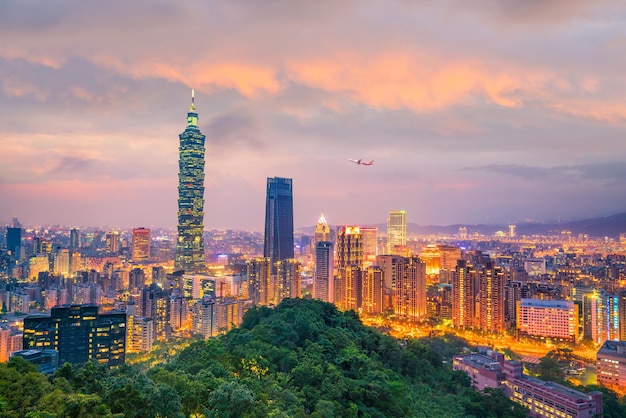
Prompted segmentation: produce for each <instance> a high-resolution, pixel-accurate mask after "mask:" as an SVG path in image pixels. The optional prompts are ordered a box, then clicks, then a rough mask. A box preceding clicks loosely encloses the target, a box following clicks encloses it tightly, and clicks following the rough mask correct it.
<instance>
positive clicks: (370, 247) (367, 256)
mask: <svg viewBox="0 0 626 418" xmlns="http://www.w3.org/2000/svg"><path fill="white" fill-rule="evenodd" d="M361 236H362V237H363V259H364V260H366V261H374V260H375V259H376V256H377V255H378V228H376V227H375V226H362V227H361Z"/></svg>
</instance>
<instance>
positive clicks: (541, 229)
mask: <svg viewBox="0 0 626 418" xmlns="http://www.w3.org/2000/svg"><path fill="white" fill-rule="evenodd" d="M516 225H517V235H518V236H520V235H557V234H560V233H561V232H562V231H570V232H571V233H572V235H573V236H576V235H578V234H588V235H589V236H590V237H612V238H615V237H618V236H619V234H620V233H626V212H624V213H619V214H617V215H611V216H605V217H602V218H591V219H584V220H580V221H567V222H545V223H541V222H528V223H519V224H516ZM369 226H375V227H377V228H378V229H379V230H380V231H386V230H387V224H384V223H381V224H375V225H369ZM462 226H464V227H466V228H467V233H468V234H473V233H475V232H478V233H479V234H481V235H493V234H495V233H496V232H497V231H504V232H508V230H509V227H508V225H497V224H496V225H485V224H478V225H471V224H455V225H447V226H439V225H418V224H416V223H409V224H407V233H409V234H419V235H433V234H434V235H437V234H444V235H453V234H457V233H458V232H459V228H460V227H462ZM299 230H300V231H302V232H303V233H305V234H312V233H313V231H314V230H315V227H314V226H311V227H304V228H299Z"/></svg>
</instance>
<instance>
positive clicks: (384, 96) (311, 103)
mask: <svg viewBox="0 0 626 418" xmlns="http://www.w3.org/2000/svg"><path fill="white" fill-rule="evenodd" d="M527 3H528V4H527ZM481 4H482V6H483V7H473V8H470V7H468V6H467V5H465V4H464V2H461V1H454V0H448V1H444V2H419V3H418V2H416V3H415V4H413V3H407V2H382V1H371V2H366V3H362V2H346V3H344V4H342V5H337V4H335V3H334V2H310V3H309V2H307V3H303V2H302V3H299V4H298V6H297V7H294V6H290V5H288V4H284V3H281V2H271V4H270V5H268V6H266V7H262V6H260V5H258V4H256V3H254V2H246V1H242V2H229V3H228V4H216V3H212V2H207V3H203V4H193V5H188V4H171V5H165V4H154V3H153V2H144V1H140V2H137V3H134V4H132V5H129V4H127V3H126V2H118V1H112V2H107V4H106V5H105V4H92V3H89V4H74V3H73V2H61V3H55V4H54V5H52V4H48V3H46V2H42V3H41V4H40V5H38V7H33V4H32V3H28V4H24V3H23V2H14V1H10V2H7V3H5V4H3V5H2V6H0V11H1V12H2V13H0V36H2V38H3V39H10V40H11V42H7V43H4V44H3V45H1V46H0V86H1V88H0V97H1V99H0V138H1V140H0V155H2V156H3V161H2V163H1V164H0V195H1V196H2V199H0V223H2V224H8V223H9V222H10V219H11V217H12V216H13V215H18V216H19V217H20V219H21V220H22V221H23V222H24V223H25V224H27V225H37V224H64V225H91V226H95V225H111V226H123V227H136V226H141V225H144V226H146V227H151V226H160V227H174V226H175V225H176V191H177V190H176V185H177V147H178V141H177V140H176V136H177V135H178V133H179V131H180V120H181V119H180V115H181V109H183V106H186V105H187V104H188V95H189V89H191V88H195V89H196V92H197V95H196V103H197V105H198V110H199V111H200V112H201V114H202V119H201V120H200V122H199V128H200V130H201V131H202V132H203V133H205V134H206V135H207V138H206V142H207V143H206V147H207V151H206V161H207V171H206V183H205V187H206V192H205V197H206V199H207V205H206V207H205V212H206V216H205V219H204V225H205V228H206V229H213V228H227V227H230V228H257V229H262V228H263V221H264V215H263V203H264V199H265V196H264V183H265V181H266V178H267V177H268V176H275V175H276V176H283V177H286V178H292V179H293V181H294V182H295V183H296V184H297V185H298V187H297V188H298V192H297V196H296V197H295V198H294V202H293V204H294V224H295V226H309V225H314V224H315V221H316V220H317V219H318V218H319V215H320V214H321V213H324V214H325V215H326V217H327V218H328V219H329V221H330V223H331V224H333V225H342V224H361V225H365V224H376V223H382V222H384V219H385V218H386V216H387V214H388V212H389V211H390V210H396V209H404V210H406V212H407V223H417V224H420V225H429V224H433V225H450V224H456V223H462V224H475V223H490V224H494V223H502V224H508V223H516V222H521V221H522V220H524V219H526V218H531V219H536V220H553V219H561V218H569V219H583V218H588V217H594V216H604V215H611V214H614V213H620V212H624V211H626V206H625V205H624V202H623V196H624V193H626V162H624V161H623V158H621V155H624V153H625V152H626V141H624V140H623V138H624V136H625V135H624V134H626V123H625V122H626V107H624V105H623V97H624V96H625V95H626V80H625V79H624V77H623V74H624V70H625V69H626V61H625V58H624V56H626V54H623V51H624V49H626V47H625V43H624V42H625V41H624V39H626V35H625V33H624V20H625V19H626V17H625V16H626V6H625V5H623V4H621V3H619V2H614V1H600V2H594V4H587V2H582V1H575V2H564V1H556V0H552V1H547V2H542V4H541V6H539V5H536V4H534V3H529V2H516V1H508V2H495V1H491V0H485V1H484V2H482V3H481ZM113 26H115V27H118V28H121V29H119V30H117V31H116V33H115V34H111V33H110V28H111V27H113ZM77 33H80V36H75V34H77ZM348 158H363V159H366V160H371V159H374V160H375V161H376V164H375V165H373V166H371V167H362V166H358V165H355V164H352V163H350V162H349V161H347V159H348ZM364 202H367V203H366V204H364ZM44 208H45V210H43V209H44ZM146 208H149V210H146Z"/></svg>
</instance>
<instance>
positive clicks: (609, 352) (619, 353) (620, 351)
mask: <svg viewBox="0 0 626 418" xmlns="http://www.w3.org/2000/svg"><path fill="white" fill-rule="evenodd" d="M598 355H602V356H604V357H612V358H614V359H617V360H625V361H626V341H608V340H607V341H605V342H604V344H602V347H600V350H598Z"/></svg>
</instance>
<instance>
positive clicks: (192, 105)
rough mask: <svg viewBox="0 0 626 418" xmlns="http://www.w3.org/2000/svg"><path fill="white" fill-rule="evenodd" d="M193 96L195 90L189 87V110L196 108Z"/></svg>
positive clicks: (194, 95)
mask: <svg viewBox="0 0 626 418" xmlns="http://www.w3.org/2000/svg"><path fill="white" fill-rule="evenodd" d="M195 98H196V91H195V90H194V89H191V106H189V110H196V104H195Z"/></svg>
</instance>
